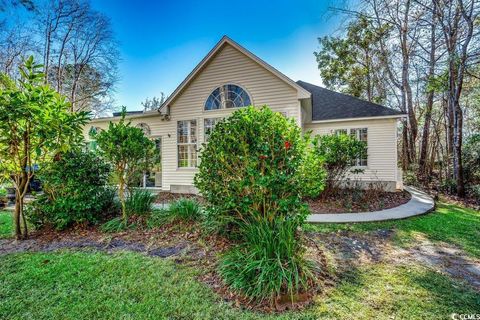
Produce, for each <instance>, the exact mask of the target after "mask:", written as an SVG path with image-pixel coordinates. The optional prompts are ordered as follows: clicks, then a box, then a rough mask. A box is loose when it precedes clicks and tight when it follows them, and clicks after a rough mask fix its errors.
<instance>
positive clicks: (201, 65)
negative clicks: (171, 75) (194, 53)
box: [158, 36, 310, 112]
mask: <svg viewBox="0 0 480 320" xmlns="http://www.w3.org/2000/svg"><path fill="white" fill-rule="evenodd" d="M226 44H228V45H230V46H232V47H234V48H235V49H237V50H238V51H240V52H242V53H243V54H244V55H246V56H247V57H249V58H250V59H252V60H253V61H255V62H256V63H258V64H259V65H260V66H262V67H264V68H265V69H267V70H268V71H270V72H271V73H272V74H273V75H275V76H277V77H278V78H280V79H281V80H283V81H284V82H285V83H287V84H288V85H290V86H292V87H293V88H294V89H296V90H297V92H298V98H299V99H306V98H310V92H308V91H307V90H305V89H304V88H303V87H302V86H300V85H299V84H297V83H296V82H295V81H293V80H292V79H290V78H289V77H287V76H286V75H284V74H283V73H281V72H280V71H278V70H277V69H275V68H274V67H272V66H271V65H269V64H268V63H266V62H265V61H263V60H262V59H260V58H259V57H257V56H256V55H254V54H253V53H251V52H250V51H248V50H247V49H245V48H244V47H242V46H241V45H239V44H238V43H236V42H235V41H233V40H232V39H230V38H229V37H227V36H223V37H222V39H220V41H219V42H218V43H217V44H216V45H215V47H213V49H212V50H210V52H209V53H208V54H207V55H206V56H205V57H204V58H203V59H202V61H200V63H199V64H198V65H197V66H196V67H195V68H194V69H193V70H192V72H190V74H189V75H188V76H187V77H186V78H185V80H183V81H182V83H180V85H179V86H178V87H177V88H176V89H175V91H173V93H172V94H171V95H170V96H169V97H168V98H167V100H165V102H164V103H163V104H162V105H161V106H160V108H159V109H158V111H159V112H160V110H161V109H162V108H163V107H165V106H168V105H170V104H171V103H172V102H173V101H174V100H175V98H176V97H177V96H178V95H179V94H180V93H181V92H182V91H183V89H185V88H186V87H187V85H188V84H189V83H190V81H192V80H193V79H194V78H195V76H196V75H197V74H198V73H199V72H200V71H201V70H203V68H204V67H205V66H206V65H207V64H208V62H209V61H210V60H212V59H213V58H214V57H215V55H216V54H217V53H218V52H219V51H220V50H221V49H222V48H223V47H224V46H225V45H226Z"/></svg>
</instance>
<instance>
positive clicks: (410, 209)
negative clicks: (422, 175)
mask: <svg viewBox="0 0 480 320" xmlns="http://www.w3.org/2000/svg"><path fill="white" fill-rule="evenodd" d="M405 190H406V191H408V192H409V193H410V194H411V195H412V199H410V201H408V202H407V203H405V204H402V205H401V206H398V207H395V208H390V209H385V210H380V211H373V212H359V213H325V214H318V213H317V214H311V215H310V216H309V217H308V218H307V222H310V223H349V222H372V221H385V220H395V219H405V218H408V217H413V216H418V215H422V214H425V213H428V212H430V211H432V210H433V209H434V208H435V201H433V199H432V197H430V196H429V195H428V194H426V193H425V192H423V191H420V190H419V189H416V188H414V187H405Z"/></svg>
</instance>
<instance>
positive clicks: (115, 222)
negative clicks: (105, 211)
mask: <svg viewBox="0 0 480 320" xmlns="http://www.w3.org/2000/svg"><path fill="white" fill-rule="evenodd" d="M126 229H128V223H127V222H125V221H124V220H123V219H122V218H120V217H115V218H113V219H111V220H109V221H107V222H105V223H104V224H102V225H101V226H100V230H101V231H102V232H106V233H115V232H120V231H124V230H126Z"/></svg>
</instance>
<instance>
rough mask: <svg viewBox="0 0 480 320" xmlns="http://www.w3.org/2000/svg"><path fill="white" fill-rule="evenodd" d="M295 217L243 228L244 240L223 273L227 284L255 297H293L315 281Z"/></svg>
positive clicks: (222, 267)
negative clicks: (298, 237) (298, 233)
mask: <svg viewBox="0 0 480 320" xmlns="http://www.w3.org/2000/svg"><path fill="white" fill-rule="evenodd" d="M297 226H298V225H297V223H296V222H295V221H293V220H282V219H276V220H273V221H266V220H261V221H259V222H258V223H252V224H247V225H245V226H244V228H242V229H243V230H242V234H243V235H244V237H245V240H246V241H245V242H244V243H242V244H240V245H238V246H236V247H234V248H233V249H232V250H231V251H229V252H227V253H226V254H225V255H224V256H223V257H222V258H221V261H220V268H219V269H220V270H219V271H220V274H221V276H222V277H223V279H224V281H225V282H226V284H227V285H229V286H231V287H232V288H233V289H234V290H236V291H238V292H241V293H242V294H244V295H246V296H247V297H249V298H252V299H259V300H264V299H269V300H271V301H272V302H273V300H274V299H276V298H279V297H280V296H282V295H286V294H288V295H290V296H291V299H292V300H293V298H294V297H293V296H294V295H295V294H296V293H298V292H300V291H302V290H307V288H308V286H309V284H310V283H311V282H312V281H314V278H315V277H314V273H313V271H314V265H313V264H312V263H311V262H310V261H308V260H306V259H305V258H304V254H303V253H304V249H303V248H302V246H301V244H300V241H299V240H298V239H297V237H296V233H297Z"/></svg>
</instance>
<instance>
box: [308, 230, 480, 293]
mask: <svg viewBox="0 0 480 320" xmlns="http://www.w3.org/2000/svg"><path fill="white" fill-rule="evenodd" d="M394 235H395V230H392V229H380V230H377V231H375V232H369V233H362V234H357V233H354V232H352V231H339V232H335V233H316V232H311V233H308V234H307V236H310V237H311V239H312V240H313V241H315V242H317V243H318V244H319V245H320V246H323V247H325V248H327V249H328V252H330V253H332V254H333V258H334V265H335V269H336V276H337V277H339V278H341V277H342V275H343V274H344V273H348V272H349V271H351V270H352V269H354V268H355V267H356V266H359V265H364V264H368V263H380V262H386V263H393V264H397V265H406V266H409V265H412V264H420V265H423V266H426V267H428V268H431V269H433V270H435V271H437V272H440V273H443V274H445V275H448V276H450V277H452V278H455V279H458V280H460V281H463V282H464V283H466V284H468V285H470V286H471V287H473V288H474V289H475V290H477V291H480V260H479V259H472V258H470V257H468V256H467V255H466V254H465V252H463V250H461V249H459V248H457V247H455V246H453V245H450V244H447V243H433V242H431V241H429V240H428V239H424V238H418V239H417V241H416V243H415V244H414V245H413V246H412V247H408V248H400V247H398V246H395V245H393V242H392V241H391V239H392V237H393V236H394Z"/></svg>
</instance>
